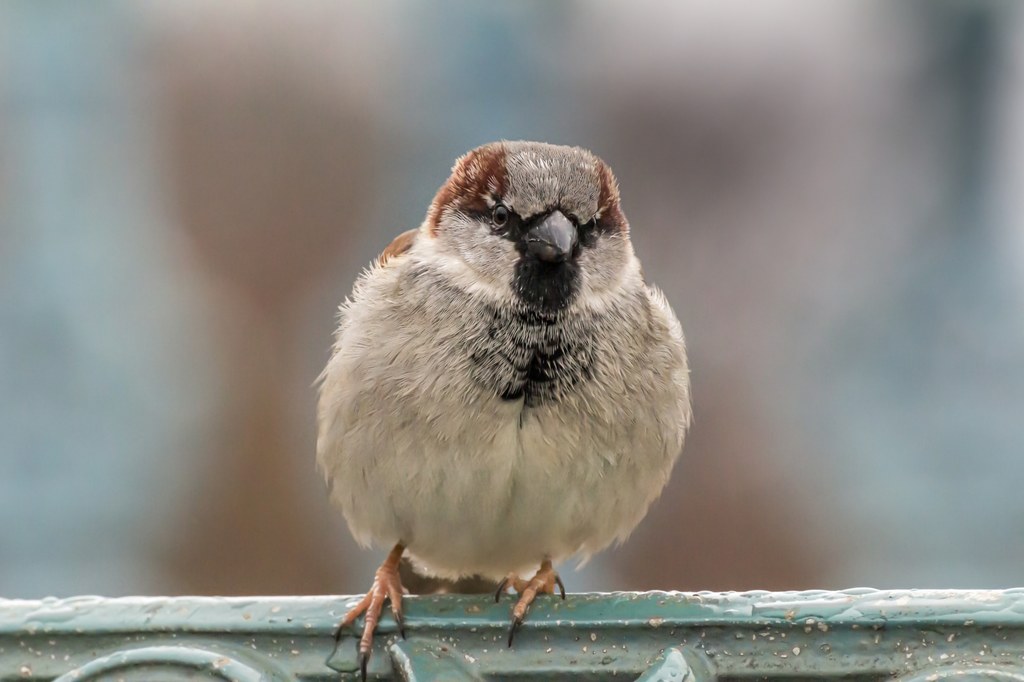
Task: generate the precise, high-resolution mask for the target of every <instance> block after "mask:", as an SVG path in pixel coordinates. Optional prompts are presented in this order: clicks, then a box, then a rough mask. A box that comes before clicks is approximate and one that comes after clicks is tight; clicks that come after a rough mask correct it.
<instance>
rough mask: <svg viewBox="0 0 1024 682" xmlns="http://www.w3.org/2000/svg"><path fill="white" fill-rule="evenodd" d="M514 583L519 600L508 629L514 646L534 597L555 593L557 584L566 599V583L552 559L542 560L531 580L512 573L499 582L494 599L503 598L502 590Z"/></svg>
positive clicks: (509, 642) (513, 610)
mask: <svg viewBox="0 0 1024 682" xmlns="http://www.w3.org/2000/svg"><path fill="white" fill-rule="evenodd" d="M510 584H511V585H512V586H514V587H515V590H516V592H518V593H519V600H518V601H517V602H516V605H515V606H514V607H512V624H511V625H510V626H509V629H508V645H509V646H510V647H511V646H512V640H513V639H514V638H515V634H516V631H517V630H518V629H519V626H520V625H522V624H523V620H524V619H525V618H526V612H527V610H528V609H529V608H530V604H532V603H533V601H534V599H536V598H537V595H538V594H542V593H543V594H552V595H553V594H554V593H555V586H556V585H557V586H558V591H559V592H560V593H561V597H562V599H565V585H564V584H563V583H562V578H561V577H559V575H558V573H556V572H555V569H554V568H552V566H551V561H550V560H547V559H545V560H544V561H543V562H541V565H540V570H539V571H537V573H536V575H534V576H533V578H532V579H531V580H529V581H526V580H520V579H519V578H518V576H516V575H515V574H510V575H509V576H508V577H506V578H505V579H504V580H502V581H501V582H500V583H499V584H498V591H497V593H495V595H494V600H495V601H496V602H497V601H499V600H500V599H501V594H502V592H504V591H505V589H506V588H507V587H508V586H509V585H510Z"/></svg>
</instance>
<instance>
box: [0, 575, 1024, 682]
mask: <svg viewBox="0 0 1024 682" xmlns="http://www.w3.org/2000/svg"><path fill="white" fill-rule="evenodd" d="M349 601H350V600H349V599H346V598H327V597H303V598H254V599H247V598H228V599H219V598H195V597H187V598H174V599H164V598H123V599H101V598H97V597H79V598H73V599H48V600H42V601H17V600H8V601H4V600H0V679H3V680H58V681H59V682H71V681H72V680H74V681H77V682H84V681H87V680H124V681H125V682H138V681H141V680H146V681H147V682H148V681H153V680H159V681H162V680H178V679H192V680H204V679H207V680H238V681H245V682H249V681H255V680H339V679H343V680H352V679H358V660H357V657H356V649H355V642H354V639H353V636H351V635H350V634H346V636H344V637H342V639H341V641H340V642H339V644H338V646H337V647H335V641H334V638H333V630H334V627H335V624H336V623H337V621H338V619H339V618H340V616H341V614H342V613H343V612H344V610H345V605H346V603H347V602H349ZM404 605H405V609H406V629H407V639H404V640H403V639H401V638H400V637H399V636H398V634H397V632H396V629H395V626H394V622H393V621H392V620H391V618H390V617H389V616H388V617H385V618H384V620H383V621H382V622H381V625H380V627H379V629H378V636H377V638H376V640H375V649H374V652H373V658H372V659H371V662H370V670H369V673H370V676H371V678H377V679H398V680H504V679H515V680H541V679H543V680H550V679H565V680H643V681H645V682H651V681H654V680H664V681H666V682H668V681H670V682H699V681H702V680H724V681H733V680H741V679H760V680H780V681H781V680H794V679H798V678H799V679H843V680H853V681H861V680H889V679H894V678H895V679H900V680H906V681H913V682H933V681H934V682H938V681H940V680H951V679H957V680H964V681H966V680H1004V681H1006V682H1011V681H1017V682H1024V590H1020V589H1015V590H1005V591H893V592H879V591H874V590H848V591H845V592H747V593H722V594H719V593H660V592H647V593H618V594H600V595H598V594H585V595H571V596H570V597H569V598H568V599H567V600H566V601H564V602H563V601H561V600H559V599H554V598H549V597H543V598H541V599H539V600H538V602H537V603H536V604H535V605H534V606H533V607H532V608H531V611H530V615H529V618H528V619H527V622H526V625H525V626H524V627H523V628H522V629H521V630H520V632H519V633H518V635H517V637H516V640H515V644H514V646H513V647H512V648H511V649H510V648H508V647H507V646H506V637H507V628H508V605H507V604H502V605H496V604H495V603H494V601H493V599H490V598H488V597H487V596H484V595H480V596H457V595H446V596H439V597H410V598H408V599H407V600H405V602H404Z"/></svg>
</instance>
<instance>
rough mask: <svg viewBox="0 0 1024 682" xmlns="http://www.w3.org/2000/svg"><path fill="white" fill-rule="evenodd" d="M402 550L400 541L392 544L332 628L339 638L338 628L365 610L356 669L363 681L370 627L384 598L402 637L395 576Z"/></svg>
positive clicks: (374, 625)
mask: <svg viewBox="0 0 1024 682" xmlns="http://www.w3.org/2000/svg"><path fill="white" fill-rule="evenodd" d="M403 551H405V548H404V547H403V546H402V545H395V548H394V549H392V550H391V553H390V554H388V558H387V559H385V560H384V563H382V564H381V565H380V568H378V569H377V572H376V574H375V575H374V578H373V585H372V586H371V587H370V591H369V592H367V593H366V596H365V597H363V598H362V599H360V600H359V603H358V604H356V605H355V606H353V607H352V608H351V609H349V611H348V613H346V614H345V617H344V618H342V619H341V623H339V624H338V628H337V630H335V632H334V639H335V642H337V641H338V640H340V639H341V635H342V631H343V630H344V629H345V628H347V627H348V626H350V625H352V624H353V623H355V622H356V619H357V618H359V616H360V615H362V614H363V613H364V612H365V613H366V618H365V619H364V622H363V634H362V636H361V637H360V638H359V673H360V675H361V676H362V679H363V680H364V682H365V680H366V667H367V665H368V664H369V663H370V650H371V647H372V646H373V631H374V630H376V629H377V622H378V621H379V620H380V614H381V611H383V610H384V602H385V601H390V602H391V613H392V615H393V616H394V617H395V623H397V625H398V632H399V633H400V634H401V635H402V639H405V621H404V620H403V619H402V593H403V592H404V590H403V589H402V580H401V578H399V576H398V562H399V561H400V560H401V559H402V552H403Z"/></svg>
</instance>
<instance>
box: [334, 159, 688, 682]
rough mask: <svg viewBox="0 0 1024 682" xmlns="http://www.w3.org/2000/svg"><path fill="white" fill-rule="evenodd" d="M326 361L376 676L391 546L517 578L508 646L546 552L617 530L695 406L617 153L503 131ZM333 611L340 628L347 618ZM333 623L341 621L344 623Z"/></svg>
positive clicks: (354, 613)
mask: <svg viewBox="0 0 1024 682" xmlns="http://www.w3.org/2000/svg"><path fill="white" fill-rule="evenodd" d="M318 382H319V400H318V405H317V421H318V428H317V445H316V458H317V465H318V468H319V469H320V471H321V472H322V473H323V475H324V477H325V479H326V482H327V488H328V490H329V496H330V499H331V502H332V503H333V504H334V505H335V506H337V507H339V508H340V509H341V512H342V514H343V515H344V517H345V519H346V521H347V523H348V527H349V529H350V531H351V533H352V535H353V536H354V538H355V540H356V541H357V542H358V543H359V544H360V545H361V546H363V547H371V546H374V547H380V548H384V549H390V551H389V553H388V555H387V558H386V559H385V560H384V562H383V563H382V564H381V566H380V568H379V569H377V571H376V573H375V576H374V580H373V583H372V586H371V588H370V590H369V591H368V592H367V593H366V595H365V596H364V597H363V598H362V599H361V600H360V601H359V602H358V603H357V604H355V606H353V607H352V608H351V609H350V610H349V611H348V613H347V614H346V615H345V616H344V618H343V619H342V621H341V624H340V626H339V628H340V629H344V628H347V627H350V626H353V625H354V624H355V622H356V621H357V620H358V618H359V616H361V615H363V614H365V619H364V626H363V630H362V634H361V637H360V639H359V644H358V652H359V660H360V667H361V671H362V675H363V678H364V679H365V676H366V666H367V662H368V660H369V655H370V651H371V647H372V638H373V633H374V630H375V629H376V626H377V623H378V622H379V619H380V617H381V614H382V611H383V608H384V605H385V604H386V603H390V607H391V611H392V613H393V616H394V618H395V621H396V623H397V625H398V628H399V630H400V632H401V634H402V636H403V637H404V635H405V624H404V621H403V616H402V596H403V587H402V584H401V580H400V578H399V574H398V566H399V563H400V561H401V560H402V559H403V558H406V559H408V560H409V561H410V562H411V563H412V565H413V567H414V568H415V570H416V571H417V572H418V573H422V574H424V575H430V576H437V577H440V578H445V579H452V580H454V579H458V578H461V577H466V576H482V577H485V578H488V579H493V580H494V581H497V582H498V584H499V588H498V592H497V595H496V596H495V599H500V597H501V595H502V594H503V593H505V592H507V591H510V590H511V589H515V591H516V592H517V594H518V599H517V601H516V603H515V604H514V606H513V608H512V613H511V623H510V627H509V646H511V645H512V637H513V635H514V634H515V632H516V630H517V629H518V628H519V626H520V625H521V624H522V623H523V621H524V618H525V617H526V614H527V611H528V609H529V607H530V605H531V604H532V603H533V602H534V600H535V599H536V597H537V595H538V594H552V595H553V594H554V591H555V588H556V586H557V587H558V589H559V591H560V593H561V596H562V598H563V599H564V598H565V588H564V585H563V583H562V581H561V578H560V577H559V575H558V572H557V570H556V568H555V566H556V565H558V564H559V563H560V562H563V561H565V560H567V559H569V558H572V557H577V558H579V559H580V560H581V561H586V560H587V559H589V557H590V556H591V555H593V554H594V553H596V552H598V551H600V550H602V549H604V548H606V547H608V546H609V545H611V544H613V543H616V542H622V541H624V540H625V539H626V537H627V536H628V535H629V534H630V532H631V531H632V530H633V529H634V528H635V527H636V526H637V525H638V524H639V523H640V521H641V519H642V518H643V517H644V516H645V515H646V513H647V510H648V508H649V506H650V505H651V503H652V502H653V501H654V500H655V499H656V498H657V497H658V496H659V495H660V493H661V491H662V489H663V488H664V487H665V485H666V483H667V482H668V480H669V476H670V474H671V471H672V469H673V466H674V464H675V462H676V460H677V459H678V457H679V455H680V452H681V451H682V448H683V441H684V438H685V435H686V432H687V430H688V429H689V427H690V423H691V421H692V409H691V397H690V378H689V365H688V361H687V355H686V346H685V340H684V336H683V331H682V328H681V326H680V323H679V321H678V319H677V317H676V315H675V314H674V312H673V311H672V309H671V307H670V306H669V304H668V302H667V300H666V298H665V296H664V295H663V294H662V292H661V291H660V290H659V289H657V288H656V287H655V286H654V285H652V284H649V283H647V281H646V279H645V277H644V274H643V271H642V269H641V265H640V262H639V260H638V258H637V256H636V254H635V253H634V250H633V246H632V242H631V240H630V225H629V223H628V221H627V219H626V216H625V214H624V213H623V210H622V207H621V204H620V195H619V185H618V182H617V180H616V178H615V176H614V175H613V173H612V171H611V169H610V167H609V166H608V165H607V164H606V163H605V162H604V161H603V160H601V159H600V158H599V157H597V156H596V155H594V154H593V153H592V152H590V151H588V150H586V149H583V148H581V147H572V146H562V145H554V144H548V143H543V142H529V141H505V140H503V141H498V142H492V143H489V144H485V145H483V146H480V147H477V148H475V149H473V150H471V151H469V152H468V153H466V154H465V155H463V156H461V157H459V158H458V159H457V160H456V162H455V164H454V166H453V168H452V171H451V175H450V177H449V178H448V179H447V181H446V182H445V183H444V184H443V185H442V186H441V188H440V189H439V190H438V192H437V194H436V195H435V197H434V199H433V201H432V202H431V203H430V205H429V208H428V210H427V213H426V216H425V219H424V220H423V222H422V223H421V224H420V225H419V227H417V228H414V229H412V230H409V231H407V232H404V233H402V234H400V235H399V236H398V237H396V238H395V239H394V241H392V242H391V244H390V245H389V246H388V247H387V248H385V249H384V251H383V252H382V253H381V254H380V256H379V257H377V258H376V260H374V261H373V262H372V264H371V265H370V266H369V267H368V268H367V269H366V270H364V271H363V272H362V274H361V275H360V276H359V277H358V279H357V281H356V283H355V285H354V287H353V290H352V293H351V295H350V296H349V297H347V298H346V299H345V300H344V302H343V303H342V304H341V306H340V312H339V324H338V327H337V331H336V333H335V338H334V344H333V347H332V350H331V355H330V358H329V360H328V362H327V365H326V367H325V368H324V370H323V372H322V374H321V375H320V378H319V380H318ZM340 629H339V633H340V632H341V630H340ZM339 636H340V634H339Z"/></svg>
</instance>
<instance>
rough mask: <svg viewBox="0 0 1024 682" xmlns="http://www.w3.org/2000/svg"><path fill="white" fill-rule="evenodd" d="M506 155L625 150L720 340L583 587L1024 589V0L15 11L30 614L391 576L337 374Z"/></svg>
mask: <svg viewBox="0 0 1024 682" xmlns="http://www.w3.org/2000/svg"><path fill="white" fill-rule="evenodd" d="M500 138H506V139H520V138H525V139H538V140H546V141H550V142H558V143H568V144H578V145H582V146H585V147H588V148H590V149H592V150H594V151H595V152H596V153H598V154H599V155H600V156H602V157H603V158H604V159H605V160H607V161H608V162H609V163H610V165H611V166H612V167H613V168H614V169H615V171H616V173H617V175H618V177H619V180H620V183H621V187H622V195H623V205H624V208H625V211H626V214H627V215H628V216H629V218H630V221H631V223H632V226H633V234H634V242H635V245H636V249H637V251H638V253H639V255H640V257H641V258H642V260H643V262H644V265H645V270H646V273H647V274H648V276H649V278H650V279H651V280H653V281H654V282H656V283H657V284H659V285H660V286H661V287H662V288H663V289H664V290H665V293H666V294H667V295H668V298H669V299H670V301H671V302H672V304H673V306H674V308H675V310H676V312H677V314H678V315H679V317H680V319H681V320H682V322H683V326H684V329H685V330H686V333H687V337H688V343H689V347H690V352H691V363H692V367H693V386H694V389H693V390H694V396H695V403H696V404H695V410H696V422H695V426H694V429H693V431H692V435H691V437H690V439H689V442H688V444H687V447H686V450H685V453H684V457H683V459H682V460H681V462H680V464H679V465H678V466H677V468H676V470H675V473H674V475H673V478H672V481H671V483H670V485H669V487H668V489H667V490H666V491H665V493H664V495H663V496H662V498H661V499H660V500H659V501H658V502H657V503H656V504H655V506H654V507H653V508H652V510H651V513H650V514H649V515H648V517H647V519H646V520H645V522H644V523H643V524H642V525H641V526H640V528H639V529H638V530H637V531H636V532H635V533H634V535H633V537H632V538H631V540H630V541H629V542H628V543H627V544H626V545H624V546H622V547H620V548H618V549H614V550H609V551H607V552H605V553H604V554H602V555H600V556H599V557H598V558H597V559H595V560H594V561H592V562H591V563H590V564H589V565H587V566H586V567H585V568H584V569H583V570H582V571H580V572H579V573H574V572H573V571H572V570H571V569H568V568H567V569H566V570H565V571H564V572H563V575H564V576H565V578H566V581H565V582H566V583H567V585H568V587H569V588H570V590H574V591H583V590H615V589H681V590H702V589H750V588H770V589H781V588H819V587H824V588H842V587H851V586H871V587H878V588H888V587H911V586H915V587H1006V586H1011V585H1020V584H1022V583H1024V575H1022V571H1021V566H1024V542H1022V540H1021V538H1022V537H1024V495H1022V494H1021V484H1022V482H1024V191H1022V188H1024V9H1022V7H1021V6H1020V5H1017V4H1013V3H1010V2H982V1H966V0H964V1H961V2H953V1H948V0H934V1H933V0H917V1H912V2H902V3H891V2H882V1H880V0H878V1H862V0H848V1H847V0H840V1H831V2H790V1H783V0H764V1H762V2H758V3H741V2H739V1H738V0H729V1H725V2H723V1H721V0H690V1H686V2H677V3H662V2H655V0H640V1H633V2H630V3H614V2H584V1H583V0H563V1H561V2H546V1H541V0H535V1H533V2H517V3H481V2H473V1H471V0H464V1H463V0H445V1H443V2H435V3H430V4H429V5H428V4H427V3H417V2H413V1H412V0H408V1H401V0H385V1H378V2H373V3H370V2H367V3H362V4H356V3H337V2H328V1H326V0H324V1H318V2H312V1H304V2H290V3H275V2H269V0H260V1H250V2H244V3H243V2H229V3H207V2H200V1H199V0H176V1H173V2H170V1H168V2H159V3H158V2H134V3H128V2H103V1H99V2H91V3H78V2H70V1H69V2H59V1H54V2H32V1H19V0H13V1H11V2H4V3H0V595H2V596H5V597H42V596H45V595H57V596H66V595H71V594H77V593H100V594H106V595H111V596H113V595H122V594H131V593H149V594H157V593H163V594H183V593H200V594H308V593H355V592H361V591H364V590H365V589H366V588H367V587H368V586H369V583H370V581H371V579H372V571H373V569H374V567H375V566H376V565H377V563H379V561H380V560H381V558H382V556H383V553H382V552H380V551H363V550H359V549H358V548H356V547H355V545H354V543H353V541H352V540H351V538H350V537H349V534H348V531H347V529H346V528H345V524H344V521H343V519H342V518H341V516H340V514H339V513H337V512H335V511H334V510H332V509H330V508H329V506H328V504H327V495H326V491H325V486H324V484H323V481H322V480H321V479H320V477H319V475H318V474H317V473H316V471H315V467H314V456H313V451H314V436H315V425H314V404H315V392H314V390H313V388H312V384H313V381H314V379H315V377H316V376H317V374H318V373H319V371H320V369H321V368H322V366H323V365H324V363H325V361H326V359H327V355H328V349H329V347H330V343H331V334H332V331H333V326H334V321H335V312H336V309H337V305H338V303H339V302H340V301H341V299H342V298H343V297H344V296H345V295H346V294H347V292H348V291H349V289H350V287H351V285H352V282H353V280H354V279H355V277H356V276H357V274H358V272H359V271H360V269H361V268H362V267H364V266H365V265H366V264H367V263H368V262H369V261H370V260H371V259H372V258H373V257H374V256H375V255H376V254H377V253H378V252H379V251H380V250H381V249H382V248H383V247H384V246H385V245H386V244H387V243H388V242H389V241H390V239H391V237H393V236H394V235H396V234H397V233H398V232H400V231H402V230H405V229H408V228H410V227H413V226H415V225H417V224H418V223H419V222H420V221H421V220H422V218H423V216H424V214H425V212H426V208H427V204H428V202H429V201H430V199H431V197H432V196H433V194H434V192H435V191H436V190H437V188H438V187H439V186H440V185H441V183H442V182H443V181H444V180H445V178H446V177H447V174H448V170H449V168H450V166H451V164H452V162H453V160H454V159H455V157H456V156H458V155H459V154H461V153H463V152H465V151H466V150H468V149H470V148H471V147H474V146H476V145H479V144H481V143H484V142H488V141H491V140H495V139H500ZM453 532H458V531H457V529H453Z"/></svg>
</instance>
